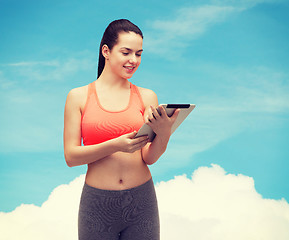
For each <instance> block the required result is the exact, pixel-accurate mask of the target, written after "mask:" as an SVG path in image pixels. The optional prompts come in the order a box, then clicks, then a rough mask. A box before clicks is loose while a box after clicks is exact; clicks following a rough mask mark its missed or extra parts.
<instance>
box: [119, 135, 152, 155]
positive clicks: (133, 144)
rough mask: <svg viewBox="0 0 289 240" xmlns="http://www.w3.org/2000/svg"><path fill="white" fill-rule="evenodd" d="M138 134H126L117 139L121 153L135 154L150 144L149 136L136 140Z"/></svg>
mask: <svg viewBox="0 0 289 240" xmlns="http://www.w3.org/2000/svg"><path fill="white" fill-rule="evenodd" d="M136 134H137V132H136V131H134V132H131V133H128V134H124V135H122V136H120V137H118V138H115V141H116V144H117V147H118V150H119V151H121V152H127V153H133V152H135V151H137V150H140V149H141V148H143V147H144V146H145V145H146V144H147V143H148V140H149V138H148V136H142V137H138V138H134V136H135V135H136Z"/></svg>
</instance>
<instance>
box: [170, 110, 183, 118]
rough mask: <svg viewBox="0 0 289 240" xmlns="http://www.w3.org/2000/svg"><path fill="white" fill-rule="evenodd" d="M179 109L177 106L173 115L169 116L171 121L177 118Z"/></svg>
mask: <svg viewBox="0 0 289 240" xmlns="http://www.w3.org/2000/svg"><path fill="white" fill-rule="evenodd" d="M180 111H181V110H180V109H179V108H177V109H176V110H175V111H174V114H173V116H171V119H172V120H173V121H175V120H176V119H177V117H178V115H179V113H180Z"/></svg>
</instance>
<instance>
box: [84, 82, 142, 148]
mask: <svg viewBox="0 0 289 240" xmlns="http://www.w3.org/2000/svg"><path fill="white" fill-rule="evenodd" d="M144 109H145V107H144V103H143V101H142V98H141V95H140V93H139V90H138V88H137V86H135V85H133V84H132V83H130V99H129V104H128V106H127V107H126V108H125V109H123V110H121V111H108V110H105V109H104V108H103V107H102V106H101V104H100V102H99V99H98V96H97V93H96V89H95V82H92V83H90V84H89V85H88V93H87V101H86V104H85V107H84V109H83V112H82V116H81V136H82V140H83V145H92V144H98V143H102V142H105V141H107V140H110V139H113V138H117V137H119V136H121V135H123V134H127V133H131V132H133V131H138V130H139V129H140V127H141V126H142V125H143V123H144V119H143V114H144Z"/></svg>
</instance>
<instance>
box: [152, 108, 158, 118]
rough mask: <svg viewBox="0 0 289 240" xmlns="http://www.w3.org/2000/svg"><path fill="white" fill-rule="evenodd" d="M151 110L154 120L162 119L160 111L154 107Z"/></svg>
mask: <svg viewBox="0 0 289 240" xmlns="http://www.w3.org/2000/svg"><path fill="white" fill-rule="evenodd" d="M151 110H152V116H153V118H154V119H158V118H159V117H160V115H159V113H158V111H157V110H156V108H154V107H153V106H151Z"/></svg>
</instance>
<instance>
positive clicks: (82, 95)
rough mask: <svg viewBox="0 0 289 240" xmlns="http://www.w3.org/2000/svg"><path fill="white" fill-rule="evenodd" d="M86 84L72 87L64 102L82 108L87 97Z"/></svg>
mask: <svg viewBox="0 0 289 240" xmlns="http://www.w3.org/2000/svg"><path fill="white" fill-rule="evenodd" d="M87 92H88V85H85V86H82V87H78V88H73V89H71V90H70V91H69V93H68V95H67V99H66V104H69V105H72V106H74V107H78V108H80V109H83V107H84V105H85V102H86V99H87Z"/></svg>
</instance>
